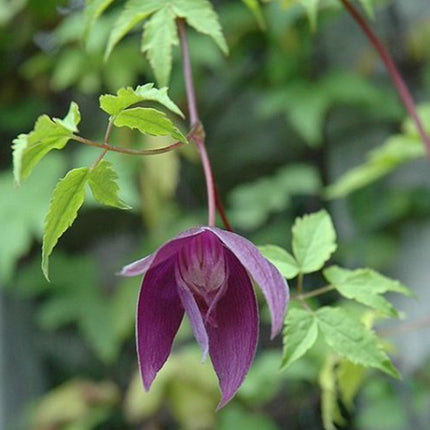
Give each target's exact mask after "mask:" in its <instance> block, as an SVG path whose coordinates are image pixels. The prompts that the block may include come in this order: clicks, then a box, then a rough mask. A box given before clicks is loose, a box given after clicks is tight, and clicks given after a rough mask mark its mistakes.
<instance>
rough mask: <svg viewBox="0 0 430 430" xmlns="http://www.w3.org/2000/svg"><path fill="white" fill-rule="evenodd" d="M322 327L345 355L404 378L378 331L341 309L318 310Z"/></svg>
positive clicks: (337, 349)
mask: <svg viewBox="0 0 430 430" xmlns="http://www.w3.org/2000/svg"><path fill="white" fill-rule="evenodd" d="M315 314H316V320H317V322H318V327H319V329H320V330H321V332H322V333H323V335H324V338H325V341H326V342H327V344H328V345H329V346H330V347H331V348H333V350H334V351H335V352H337V353H338V354H339V355H340V356H341V357H345V358H346V359H348V360H349V361H351V362H352V363H355V364H360V365H362V366H364V367H374V368H376V369H380V370H382V371H383V372H385V373H388V374H389V375H391V376H393V377H394V378H400V375H399V372H398V371H397V369H396V368H395V367H394V366H393V364H392V363H391V361H390V359H389V358H388V356H387V354H385V352H384V351H383V350H382V349H381V347H380V345H379V339H378V337H377V336H376V334H375V333H374V332H373V331H371V330H369V329H367V328H366V327H365V326H364V325H363V323H362V322H361V321H360V320H358V319H356V318H354V317H353V316H351V315H350V314H349V313H348V312H347V311H345V310H344V309H340V308H333V307H328V306H325V307H322V308H320V309H318V310H317V311H316V313H315Z"/></svg>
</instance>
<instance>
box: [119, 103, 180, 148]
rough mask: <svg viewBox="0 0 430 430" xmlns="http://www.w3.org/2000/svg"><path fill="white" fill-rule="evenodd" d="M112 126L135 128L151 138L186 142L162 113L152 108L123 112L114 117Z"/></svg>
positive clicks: (139, 108)
mask: <svg viewBox="0 0 430 430" xmlns="http://www.w3.org/2000/svg"><path fill="white" fill-rule="evenodd" d="M114 124H115V125H116V126H117V127H129V128H136V129H138V130H139V131H140V132H141V133H145V134H149V135H151V136H172V137H173V138H174V139H176V140H179V141H181V142H184V143H187V142H188V141H187V138H186V137H185V136H184V135H183V134H182V133H181V132H180V131H179V130H178V129H177V128H176V126H175V125H174V124H173V122H172V121H170V119H169V118H167V116H166V115H165V113H164V112H160V111H158V110H156V109H152V108H141V107H137V108H131V109H126V110H123V111H122V112H120V113H119V114H118V115H117V116H116V117H115V119H114Z"/></svg>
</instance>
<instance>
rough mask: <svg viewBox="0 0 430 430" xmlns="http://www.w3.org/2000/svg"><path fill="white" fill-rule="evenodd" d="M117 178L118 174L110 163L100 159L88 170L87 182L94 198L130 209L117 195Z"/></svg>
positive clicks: (103, 202) (120, 207)
mask: <svg viewBox="0 0 430 430" xmlns="http://www.w3.org/2000/svg"><path fill="white" fill-rule="evenodd" d="M117 179H118V176H117V174H116V172H115V171H114V170H113V168H112V163H110V162H109V161H107V160H102V161H101V162H100V163H99V164H98V165H97V166H96V167H95V168H94V169H93V170H91V171H90V175H89V178H88V183H89V185H90V188H91V191H92V193H93V196H94V198H95V199H96V200H97V201H98V202H99V203H101V204H103V205H107V206H113V207H115V208H119V209H130V206H128V205H127V204H125V203H124V202H123V201H122V200H121V199H120V198H119V197H118V191H119V187H118V184H117V183H116V181H117Z"/></svg>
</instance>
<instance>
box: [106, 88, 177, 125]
mask: <svg viewBox="0 0 430 430" xmlns="http://www.w3.org/2000/svg"><path fill="white" fill-rule="evenodd" d="M145 101H151V102H157V103H160V104H161V105H163V106H164V107H166V108H167V109H169V110H170V111H172V112H173V113H176V114H177V115H179V116H181V117H182V118H184V114H183V113H182V112H181V110H180V109H179V108H178V106H176V104H175V103H174V102H173V101H172V100H171V99H170V97H169V96H168V95H167V88H160V89H158V88H154V84H152V83H149V84H146V85H139V86H138V87H136V89H133V88H131V87H127V88H121V89H119V90H118V92H117V95H116V96H114V95H111V94H105V95H102V96H100V107H101V109H103V110H104V111H105V112H107V113H108V114H110V115H112V116H116V115H118V114H119V113H120V112H121V111H123V110H124V109H126V108H128V107H130V106H131V105H134V104H136V103H140V102H145Z"/></svg>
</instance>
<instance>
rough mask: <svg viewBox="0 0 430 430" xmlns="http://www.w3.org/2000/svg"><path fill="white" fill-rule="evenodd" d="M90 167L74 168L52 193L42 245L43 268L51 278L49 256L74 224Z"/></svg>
mask: <svg viewBox="0 0 430 430" xmlns="http://www.w3.org/2000/svg"><path fill="white" fill-rule="evenodd" d="M88 176H89V168H87V167H82V168H80V169H73V170H71V171H70V172H69V173H67V175H66V176H65V177H64V178H63V179H61V180H60V182H59V183H58V184H57V186H56V187H55V190H54V192H53V194H52V198H51V202H50V204H49V210H48V213H47V215H46V218H45V233H44V235H43V245H42V270H43V273H44V275H45V277H46V279H48V280H49V256H50V255H51V253H52V250H53V249H54V247H55V245H56V243H57V242H58V239H59V238H60V236H61V235H62V234H63V233H64V232H65V231H66V230H67V229H68V228H69V227H70V226H71V225H72V223H73V221H74V220H75V218H76V216H77V214H78V210H79V208H80V207H81V206H82V203H83V202H84V194H85V184H86V182H87V180H88Z"/></svg>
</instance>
